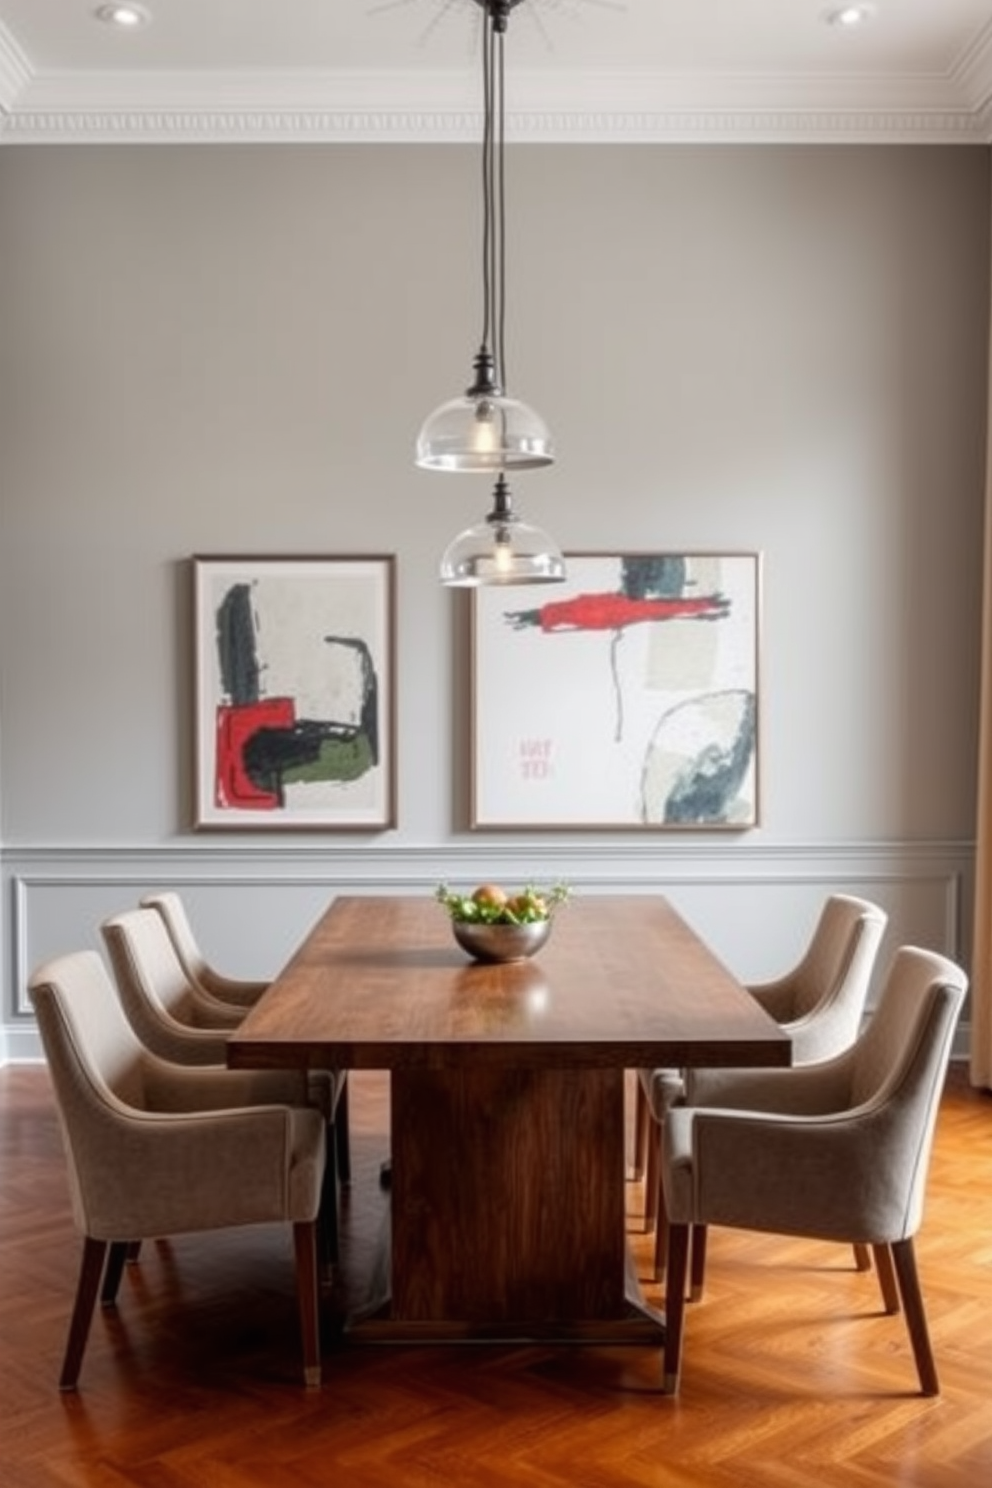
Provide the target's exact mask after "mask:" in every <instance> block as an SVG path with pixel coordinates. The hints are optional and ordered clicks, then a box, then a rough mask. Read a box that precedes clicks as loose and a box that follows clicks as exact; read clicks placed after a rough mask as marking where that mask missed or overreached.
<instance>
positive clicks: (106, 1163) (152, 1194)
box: [30, 951, 325, 1390]
mask: <svg viewBox="0 0 992 1488" xmlns="http://www.w3.org/2000/svg"><path fill="white" fill-rule="evenodd" d="M30 995H31V1000H32V1003H33V1004H34V1009H35V1012H36V1014H37V1018H38V1028H39V1031H40V1033H41V1039H42V1044H43V1047H44V1050H45V1056H46V1059H47V1062H48V1067H49V1070H50V1072H51V1077H52V1083H53V1086H54V1090H55V1098H56V1103H57V1106H58V1112H59V1118H60V1123H61V1127H62V1135H63V1140H64V1145H65V1151H66V1157H67V1161H68V1165H69V1184H70V1189H71V1193H72V1207H73V1218H74V1220H75V1224H76V1226H77V1228H78V1229H79V1230H80V1231H81V1233H82V1235H83V1257H82V1266H81V1269H80V1274H79V1282H78V1286H77V1290H76V1300H75V1305H74V1308H73V1314H72V1321H71V1324H70V1328H69V1338H68V1343H67V1346H66V1352H65V1358H64V1361H63V1365H62V1373H61V1377H60V1381H59V1385H60V1388H61V1389H63V1390H73V1389H75V1387H76V1384H77V1381H78V1378H79V1371H80V1367H81V1365H82V1360H83V1353H84V1351H85V1348H86V1340H87V1337H88V1335H89V1329H90V1323H91V1321H92V1317H93V1310H94V1307H95V1304H96V1299H97V1294H98V1292H100V1291H101V1277H102V1278H103V1286H102V1293H101V1295H102V1300H103V1302H104V1304H105V1305H111V1304H112V1303H113V1302H114V1301H115V1300H116V1296H117V1289H118V1286H119V1283H120V1278H121V1274H122V1270H123V1264H124V1260H125V1256H126V1253H127V1251H128V1249H129V1248H130V1247H132V1246H133V1245H134V1244H135V1243H136V1242H140V1241H141V1240H143V1239H145V1238H150V1237H152V1236H154V1237H157V1238H160V1237H163V1236H168V1235H177V1234H185V1233H189V1232H196V1231H201V1230H216V1229H221V1228H227V1227H230V1226H234V1225H247V1224H260V1223H272V1222H273V1221H285V1222H286V1223H289V1224H292V1226H293V1235H294V1243H295V1251H296V1277H297V1290H298V1295H299V1308H300V1322H301V1327H302V1332H303V1355H304V1375H305V1379H306V1383H307V1385H308V1386H314V1385H317V1384H319V1382H320V1336H319V1322H318V1313H317V1305H318V1292H317V1244H316V1220H317V1215H318V1210H319V1205H320V1196H321V1182H322V1177H323V1172H324V1163H325V1123H324V1121H323V1119H322V1118H321V1115H320V1113H319V1112H318V1111H316V1110H314V1109H313V1108H312V1107H309V1106H306V1105H304V1104H302V1102H301V1103H299V1104H294V1103H293V1099H292V1097H293V1092H294V1091H295V1093H296V1094H298V1095H303V1094H305V1089H304V1086H303V1083H302V1082H301V1081H300V1080H298V1079H297V1078H296V1077H295V1076H294V1075H293V1073H292V1072H289V1073H287V1074H283V1073H281V1072H279V1071H275V1072H268V1071H265V1072H261V1073H255V1072H254V1071H241V1070H227V1069H206V1068H187V1069H182V1068H178V1067H176V1066H174V1065H169V1064H167V1063H166V1062H165V1061H163V1060H161V1059H159V1058H158V1057H157V1056H156V1055H154V1054H151V1053H149V1052H148V1050H146V1049H145V1048H143V1047H142V1045H141V1044H140V1042H139V1041H138V1039H137V1038H136V1037H135V1035H134V1033H133V1031H132V1029H131V1027H130V1025H129V1024H128V1022H127V1020H126V1018H125V1017H124V1015H123V1012H122V1009H121V1006H120V1003H119V1001H118V998H117V994H116V992H115V990H114V987H113V984H112V982H111V980H110V977H109V976H108V974H107V971H106V968H105V966H104V964H103V962H102V961H101V959H100V957H99V956H98V955H97V954H96V952H94V951H80V952H77V953H76V954H74V955H68V956H62V957H60V958H58V959H56V960H53V961H50V962H47V963H46V964H44V965H42V966H40V967H39V968H38V969H37V971H35V973H34V974H33V976H32V977H31V980H30ZM287 1096H288V1097H289V1099H287Z"/></svg>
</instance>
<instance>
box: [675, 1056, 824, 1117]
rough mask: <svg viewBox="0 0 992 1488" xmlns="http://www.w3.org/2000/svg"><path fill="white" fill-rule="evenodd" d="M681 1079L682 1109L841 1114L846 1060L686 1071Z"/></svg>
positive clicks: (811, 1114)
mask: <svg viewBox="0 0 992 1488" xmlns="http://www.w3.org/2000/svg"><path fill="white" fill-rule="evenodd" d="M685 1080H686V1098H685V1104H686V1105H687V1106H716V1107H722V1108H725V1109H726V1108H731V1107H732V1108H734V1109H736V1110H741V1111H778V1112H781V1113H783V1114H785V1115H796V1116H800V1115H801V1116H822V1115H826V1114H827V1113H828V1112H831V1111H843V1110H845V1109H846V1108H847V1106H848V1105H849V1103H850V1095H851V1079H850V1061H849V1059H847V1058H844V1057H841V1058H838V1059H832V1060H826V1061H824V1062H823V1063H822V1064H815V1065H793V1066H791V1067H790V1068H788V1069H778V1068H771V1069H690V1070H686V1074H685Z"/></svg>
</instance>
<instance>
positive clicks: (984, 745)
mask: <svg viewBox="0 0 992 1488" xmlns="http://www.w3.org/2000/svg"><path fill="white" fill-rule="evenodd" d="M990 392H992V378H990ZM986 438H987V446H988V450H989V455H988V460H987V471H986V479H985V555H984V570H983V578H982V595H983V598H982V677H981V689H982V692H981V714H980V725H979V735H978V818H977V822H976V825H975V934H974V944H973V946H972V953H971V1083H972V1084H973V1085H986V1086H988V1087H989V1088H992V411H990V416H989V429H988V434H987V436H986Z"/></svg>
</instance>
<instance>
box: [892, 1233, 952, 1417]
mask: <svg viewBox="0 0 992 1488" xmlns="http://www.w3.org/2000/svg"><path fill="white" fill-rule="evenodd" d="M889 1249H890V1253H891V1256H892V1261H893V1264H894V1265H895V1270H896V1276H897V1277H898V1278H899V1291H900V1293H901V1295H902V1305H903V1310H904V1311H905V1313H906V1323H907V1325H908V1327H909V1338H910V1342H911V1343H912V1345H913V1357H914V1358H915V1360H916V1372H917V1374H918V1375H919V1377H920V1389H921V1391H922V1393H923V1394H924V1395H939V1394H940V1382H939V1381H938V1379H937V1365H936V1364H935V1362H934V1357H933V1349H932V1348H931V1347H930V1332H929V1329H928V1328H927V1315H926V1312H925V1311H924V1308H923V1293H922V1292H921V1291H920V1278H919V1273H918V1272H917V1269H916V1252H915V1250H914V1249H913V1242H912V1240H894V1241H893V1242H892V1245H891V1246H890V1247H889Z"/></svg>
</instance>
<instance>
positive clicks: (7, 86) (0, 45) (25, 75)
mask: <svg viewBox="0 0 992 1488" xmlns="http://www.w3.org/2000/svg"><path fill="white" fill-rule="evenodd" d="M30 79H31V67H30V65H29V63H28V59H27V57H26V56H25V55H24V53H23V52H22V50H21V48H20V47H19V46H18V44H17V42H16V41H15V40H14V38H13V37H12V36H11V34H10V32H9V31H8V30H7V28H6V27H5V26H4V25H3V24H2V23H0V120H2V118H3V115H5V114H9V113H10V112H11V111H12V109H13V108H14V105H15V104H16V102H17V99H18V98H19V97H20V95H21V94H22V93H23V92H24V90H25V88H26V87H27V85H28V83H29V82H30Z"/></svg>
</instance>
